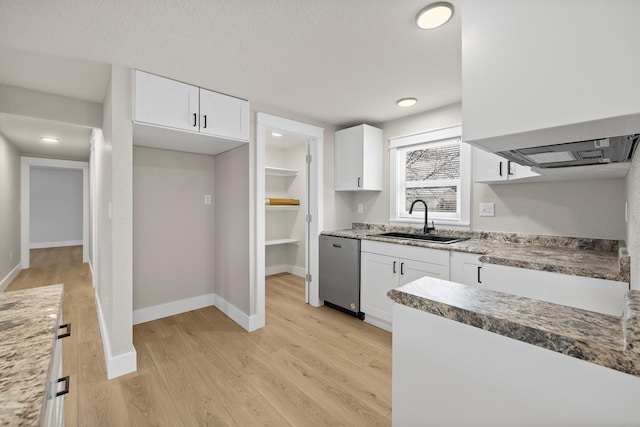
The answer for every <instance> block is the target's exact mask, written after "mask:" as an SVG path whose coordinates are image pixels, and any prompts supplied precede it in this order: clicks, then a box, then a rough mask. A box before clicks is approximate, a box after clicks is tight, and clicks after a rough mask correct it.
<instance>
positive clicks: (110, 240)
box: [94, 65, 136, 378]
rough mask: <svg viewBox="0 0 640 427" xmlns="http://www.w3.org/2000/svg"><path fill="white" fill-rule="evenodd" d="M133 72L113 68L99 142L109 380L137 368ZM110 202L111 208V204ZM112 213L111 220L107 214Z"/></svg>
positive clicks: (101, 281) (101, 304)
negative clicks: (134, 282)
mask: <svg viewBox="0 0 640 427" xmlns="http://www.w3.org/2000/svg"><path fill="white" fill-rule="evenodd" d="M131 94H132V88H131V70H130V69H128V68H126V67H121V66H115V65H114V66H112V69H111V80H110V84H109V88H108V90H107V95H106V97H105V100H104V104H103V108H104V110H103V111H104V117H103V131H104V140H103V141H100V142H99V143H97V144H96V150H95V151H96V168H97V171H96V172H97V194H96V197H97V199H98V201H97V204H98V206H97V209H96V210H97V212H95V215H96V218H97V220H98V229H99V231H98V236H94V237H97V239H98V263H97V264H98V286H97V302H98V309H99V312H98V317H99V321H100V330H101V333H102V341H103V345H104V351H105V359H106V363H107V373H108V376H109V378H112V377H115V376H119V375H123V374H125V373H128V372H131V371H135V369H136V352H135V348H134V347H133V288H132V282H133V280H132V270H133V260H132V250H133V249H132V246H133V245H132V240H133V237H132V221H133V208H132V188H133V184H132V175H133V162H132V151H133V150H132V134H133V132H132V123H131V120H132V111H131ZM110 204H111V209H109V205H110ZM110 211H111V218H110V217H109V212H110Z"/></svg>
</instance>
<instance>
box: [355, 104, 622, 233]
mask: <svg viewBox="0 0 640 427" xmlns="http://www.w3.org/2000/svg"><path fill="white" fill-rule="evenodd" d="M461 122H462V116H461V105H460V104H454V105H450V106H447V107H443V108H440V109H437V110H433V111H429V112H426V113H423V114H418V115H415V116H412V117H409V118H404V119H399V120H394V121H391V122H387V123H385V124H384V125H382V128H383V130H384V139H385V151H384V157H383V173H384V178H383V191H382V192H376V193H355V195H354V197H353V203H352V206H351V218H352V219H353V221H357V222H374V223H387V222H388V221H389V153H388V150H387V148H388V143H389V138H393V137H398V136H403V135H411V134H415V133H419V132H423V131H428V130H431V129H438V128H443V127H449V126H454V125H457V124H460V123H461ZM471 191H472V198H471V229H472V230H486V231H504V232H521V233H532V234H545V235H550V234H551V235H563V236H574V237H592V238H610V239H624V238H625V224H624V202H625V198H626V195H625V182H624V180H623V179H612V180H587V181H566V182H562V181H558V182H546V183H526V184H525V183H520V184H494V185H487V184H477V183H474V184H472V189H471ZM485 202H487V203H495V213H496V215H495V217H480V215H479V212H478V211H479V204H480V203H485ZM357 203H363V204H364V213H362V214H359V213H357V209H356V205H357Z"/></svg>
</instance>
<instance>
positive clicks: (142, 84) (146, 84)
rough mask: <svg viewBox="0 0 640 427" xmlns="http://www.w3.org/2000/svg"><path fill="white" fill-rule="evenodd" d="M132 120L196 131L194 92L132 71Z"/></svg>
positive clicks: (193, 89)
mask: <svg viewBox="0 0 640 427" xmlns="http://www.w3.org/2000/svg"><path fill="white" fill-rule="evenodd" d="M134 86H135V109H134V120H135V121H138V122H143V123H150V124H155V125H161V126H167V127H172V128H176V129H183V130H191V131H197V130H198V129H199V125H198V112H199V93H198V88H197V87H195V86H191V85H188V84H185V83H181V82H177V81H175V80H170V79H166V78H164V77H160V76H156V75H154V74H149V73H145V72H142V71H138V70H136V71H135V85H134Z"/></svg>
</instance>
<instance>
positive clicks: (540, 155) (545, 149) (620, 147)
mask: <svg viewBox="0 0 640 427" xmlns="http://www.w3.org/2000/svg"><path fill="white" fill-rule="evenodd" d="M639 140H640V134H633V135H625V136H614V137H610V138H599V139H591V140H586V141H578V142H569V143H564V144H555V145H545V146H541V147H528V148H520V149H515V150H507V151H499V152H497V154H499V155H501V156H502V157H505V158H506V159H508V160H511V161H513V162H515V163H518V164H521V165H524V166H531V167H536V168H540V169H551V168H565V167H572V166H587V165H599V164H607V163H620V162H625V161H627V160H629V159H631V156H632V155H633V150H634V149H635V147H636V146H637V145H638V141H639Z"/></svg>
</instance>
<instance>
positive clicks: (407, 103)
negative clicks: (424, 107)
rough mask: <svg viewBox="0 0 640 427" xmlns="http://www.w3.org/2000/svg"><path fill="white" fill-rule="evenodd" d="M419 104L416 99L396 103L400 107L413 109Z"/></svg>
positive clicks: (406, 99)
mask: <svg viewBox="0 0 640 427" xmlns="http://www.w3.org/2000/svg"><path fill="white" fill-rule="evenodd" d="M416 102H418V100H417V99H415V98H402V99H398V100H397V101H396V104H397V105H398V107H413V106H414V105H416Z"/></svg>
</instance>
